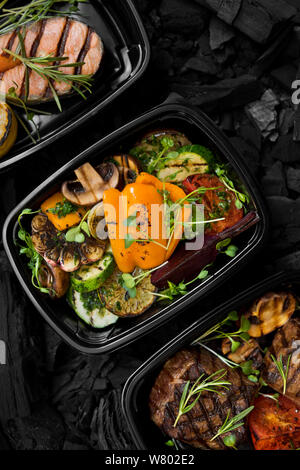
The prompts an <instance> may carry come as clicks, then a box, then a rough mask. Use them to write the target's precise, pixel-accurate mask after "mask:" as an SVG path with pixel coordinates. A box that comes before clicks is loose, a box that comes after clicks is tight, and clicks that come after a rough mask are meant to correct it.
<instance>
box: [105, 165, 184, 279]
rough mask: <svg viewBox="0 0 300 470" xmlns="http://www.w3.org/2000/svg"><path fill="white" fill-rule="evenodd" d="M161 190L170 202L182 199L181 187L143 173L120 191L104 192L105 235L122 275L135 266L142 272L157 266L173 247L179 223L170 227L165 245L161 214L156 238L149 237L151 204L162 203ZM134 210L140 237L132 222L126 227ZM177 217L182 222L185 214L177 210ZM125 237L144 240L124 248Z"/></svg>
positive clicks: (159, 204)
mask: <svg viewBox="0 0 300 470" xmlns="http://www.w3.org/2000/svg"><path fill="white" fill-rule="evenodd" d="M164 190H166V191H168V197H169V198H170V199H171V201H172V202H174V203H175V202H177V201H179V200H180V199H183V198H184V197H185V193H184V191H183V190H182V189H181V188H179V187H177V186H175V185H173V184H170V183H165V184H164V183H162V182H161V181H159V180H158V179H157V178H155V177H154V176H152V175H149V174H147V173H141V174H140V175H139V176H138V178H137V180H136V182H135V183H132V184H128V185H127V186H125V188H124V190H123V191H122V192H120V191H118V190H117V189H109V190H107V191H105V192H104V194H103V202H104V213H105V219H106V223H107V226H108V234H109V238H110V242H111V247H112V251H113V255H114V258H115V260H116V263H117V265H118V267H119V269H120V270H121V271H122V272H127V273H128V272H132V271H133V270H134V268H135V267H136V266H138V267H140V268H142V269H151V268H155V267H157V266H160V265H161V264H162V263H163V262H164V261H166V260H167V259H168V258H169V257H170V256H171V255H172V253H173V252H174V250H175V248H176V247H177V245H178V243H179V241H180V238H179V237H180V234H181V233H182V223H178V224H176V225H175V226H174V232H173V236H171V241H170V242H169V239H168V238H166V237H165V236H164V235H165V231H164V215H165V214H164V212H160V213H159V214H158V216H157V220H156V223H157V222H158V227H156V231H157V236H155V237H153V239H152V238H151V226H152V222H153V218H152V213H153V211H154V210H155V209H153V207H154V206H152V205H153V204H156V205H157V206H156V207H159V206H161V205H162V204H163V202H164V197H163V191H164ZM125 198H127V200H126V199H125ZM109 207H113V208H114V210H113V211H112V210H110V209H109ZM137 207H138V208H139V210H138V211H137V213H136V221H137V222H138V223H139V227H140V235H139V232H138V230H137V228H136V227H135V226H134V223H133V224H132V226H128V225H130V224H128V220H129V219H128V217H130V215H133V214H132V211H130V208H137ZM179 217H180V222H183V221H184V220H186V219H187V217H189V211H185V212H183V211H180V213H179ZM133 219H134V217H133ZM147 222H148V223H147ZM126 234H129V236H130V235H131V236H132V238H135V239H139V240H145V241H141V242H133V243H132V244H131V245H130V246H129V247H128V248H125V236H126Z"/></svg>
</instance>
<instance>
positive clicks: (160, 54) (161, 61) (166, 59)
mask: <svg viewBox="0 0 300 470" xmlns="http://www.w3.org/2000/svg"><path fill="white" fill-rule="evenodd" d="M153 64H154V66H155V68H156V69H157V70H159V71H161V72H168V71H169V70H170V69H171V68H172V65H173V57H172V56H171V54H170V53H169V52H168V51H166V50H165V49H161V48H158V49H153Z"/></svg>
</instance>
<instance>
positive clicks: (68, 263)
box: [59, 244, 81, 273]
mask: <svg viewBox="0 0 300 470" xmlns="http://www.w3.org/2000/svg"><path fill="white" fill-rule="evenodd" d="M59 263H60V268H61V269H62V270H63V271H66V272H68V273H72V272H73V271H76V269H78V268H79V266H80V264H81V259H80V254H79V252H78V249H77V247H76V246H75V245H71V244H68V245H66V246H65V247H64V248H62V250H61V252H60V257H59Z"/></svg>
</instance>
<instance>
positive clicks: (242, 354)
mask: <svg viewBox="0 0 300 470" xmlns="http://www.w3.org/2000/svg"><path fill="white" fill-rule="evenodd" d="M222 353H223V354H224V355H225V356H227V357H228V359H230V360H231V361H233V362H236V363H237V364H241V363H242V362H245V361H250V360H252V361H253V364H252V366H253V367H254V368H259V367H260V366H261V365H262V363H263V357H262V354H261V352H260V349H259V344H258V342H257V341H256V340H255V339H253V338H251V339H249V340H248V341H243V342H242V343H241V345H240V346H239V347H238V349H237V350H236V351H235V352H234V353H233V352H231V341H230V339H229V338H224V339H223V341H222Z"/></svg>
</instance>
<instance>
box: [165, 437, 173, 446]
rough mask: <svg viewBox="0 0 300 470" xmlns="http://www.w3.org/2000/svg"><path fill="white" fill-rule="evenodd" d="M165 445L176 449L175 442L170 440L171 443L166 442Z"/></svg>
mask: <svg viewBox="0 0 300 470" xmlns="http://www.w3.org/2000/svg"><path fill="white" fill-rule="evenodd" d="M165 445H166V446H168V447H174V445H175V444H174V442H173V441H172V440H171V439H170V440H169V441H167V442H165Z"/></svg>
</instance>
